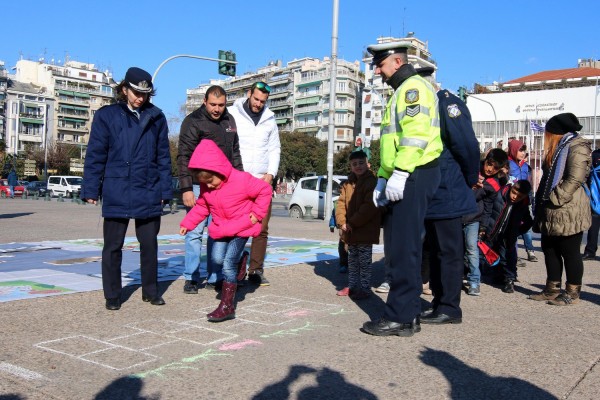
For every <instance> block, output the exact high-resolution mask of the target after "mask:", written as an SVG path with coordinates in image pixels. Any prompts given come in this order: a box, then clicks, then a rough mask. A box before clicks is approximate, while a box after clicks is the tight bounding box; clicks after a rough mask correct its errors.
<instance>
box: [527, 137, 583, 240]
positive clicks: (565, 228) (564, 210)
mask: <svg viewBox="0 0 600 400" xmlns="http://www.w3.org/2000/svg"><path fill="white" fill-rule="evenodd" d="M591 153H592V150H591V143H590V141H589V140H585V139H583V138H581V137H577V138H575V139H573V141H572V142H571V144H570V145H569V154H568V156H567V163H566V165H565V171H564V173H563V176H562V180H561V181H560V182H559V183H558V185H556V187H555V188H554V189H553V190H552V192H551V193H550V198H549V200H548V201H547V202H546V203H545V204H543V206H542V207H541V209H540V210H536V218H535V227H534V228H536V229H535V231H537V232H541V233H542V234H546V235H548V236H570V235H574V234H576V233H579V232H583V231H585V230H587V229H588V228H589V227H590V225H591V224H592V213H591V207H590V198H589V197H588V195H587V194H586V193H585V190H584V188H583V185H584V184H585V182H586V179H587V176H588V174H589V172H590V165H591V162H592V159H591ZM540 195H541V194H540Z"/></svg>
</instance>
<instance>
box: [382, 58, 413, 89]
mask: <svg viewBox="0 0 600 400" xmlns="http://www.w3.org/2000/svg"><path fill="white" fill-rule="evenodd" d="M414 75H417V71H415V69H414V68H413V66H412V65H410V64H404V65H402V66H401V67H400V68H399V69H398V70H397V71H396V72H394V75H392V76H391V77H390V79H388V80H387V81H386V83H387V84H388V85H390V86H391V87H392V88H394V90H396V89H398V88H399V87H400V85H402V83H403V82H404V81H405V80H407V79H408V78H410V77H411V76H414Z"/></svg>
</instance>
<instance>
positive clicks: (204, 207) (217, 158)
mask: <svg viewBox="0 0 600 400" xmlns="http://www.w3.org/2000/svg"><path fill="white" fill-rule="evenodd" d="M189 168H190V169H193V168H196V169H204V170H209V171H213V172H217V173H218V174H219V175H222V176H224V177H225V180H224V181H223V183H222V184H221V186H220V187H219V188H218V189H209V188H208V186H206V185H205V184H201V185H200V193H201V194H200V197H199V198H198V200H197V201H196V205H195V206H194V207H193V208H192V209H191V210H190V212H188V213H187V215H186V216H185V218H184V219H183V221H181V226H183V227H185V228H187V229H188V230H192V229H194V228H195V227H196V226H198V224H199V223H200V222H201V221H203V220H204V219H205V218H206V217H208V215H209V214H210V215H212V222H211V223H210V225H209V226H208V234H209V235H210V237H212V238H213V239H221V238H225V237H232V236H239V237H256V236H258V235H259V234H260V230H261V221H262V219H263V218H264V217H265V215H267V212H268V210H269V204H271V194H272V188H271V185H269V184H268V183H267V182H265V181H263V180H261V179H258V178H255V177H253V176H252V175H250V174H249V173H247V172H242V171H238V170H237V169H234V168H233V166H232V165H231V162H229V160H228V159H227V157H226V156H225V154H223V152H222V151H221V149H219V147H218V146H217V145H216V144H215V143H214V142H213V141H212V140H209V139H203V140H202V141H201V142H200V144H199V145H198V147H196V150H194V153H193V154H192V157H191V159H190V163H189ZM251 213H253V214H254V215H255V216H256V218H257V219H258V221H259V222H257V223H255V224H252V221H251V220H250V214H251Z"/></svg>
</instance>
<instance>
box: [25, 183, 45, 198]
mask: <svg viewBox="0 0 600 400" xmlns="http://www.w3.org/2000/svg"><path fill="white" fill-rule="evenodd" d="M47 191H48V184H47V183H46V182H44V181H33V182H29V183H28V184H27V186H25V193H27V196H33V195H35V194H36V193H37V194H38V196H40V197H44V196H46V192H47Z"/></svg>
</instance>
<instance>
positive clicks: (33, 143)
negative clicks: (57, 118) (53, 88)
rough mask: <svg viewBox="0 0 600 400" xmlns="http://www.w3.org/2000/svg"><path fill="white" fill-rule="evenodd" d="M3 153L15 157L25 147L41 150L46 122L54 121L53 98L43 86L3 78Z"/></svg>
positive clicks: (45, 138) (46, 135) (45, 139)
mask: <svg viewBox="0 0 600 400" xmlns="http://www.w3.org/2000/svg"><path fill="white" fill-rule="evenodd" d="M5 107H6V109H5V118H6V131H5V134H6V136H5V139H4V141H5V145H6V153H8V154H12V155H18V154H19V153H20V152H23V151H25V149H26V147H27V146H30V148H31V149H32V150H34V149H40V148H44V147H45V145H46V143H47V142H48V131H49V126H48V124H49V121H52V119H53V118H54V115H55V113H54V98H53V96H52V95H50V94H49V93H48V92H47V90H46V88H44V87H43V86H38V85H34V84H32V83H24V82H19V81H16V80H13V79H10V78H9V79H7V88H6V102H5Z"/></svg>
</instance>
